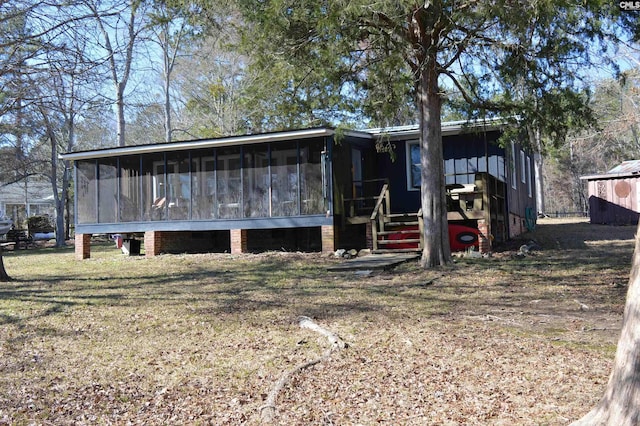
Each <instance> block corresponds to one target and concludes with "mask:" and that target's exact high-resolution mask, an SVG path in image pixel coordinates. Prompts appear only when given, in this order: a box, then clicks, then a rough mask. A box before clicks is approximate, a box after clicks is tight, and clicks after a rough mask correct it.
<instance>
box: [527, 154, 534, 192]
mask: <svg viewBox="0 0 640 426" xmlns="http://www.w3.org/2000/svg"><path fill="white" fill-rule="evenodd" d="M532 181H533V179H532V176H531V157H529V156H527V193H528V194H529V198H531V197H532V195H533V188H532Z"/></svg>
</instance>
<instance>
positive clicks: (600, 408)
mask: <svg viewBox="0 0 640 426" xmlns="http://www.w3.org/2000/svg"><path fill="white" fill-rule="evenodd" d="M638 424H640V224H639V227H638V230H637V231H636V246H635V251H634V253H633V264H632V267H631V276H630V277H629V289H628V291H627V302H626V305H625V308H624V317H623V320H622V333H621V334H620V340H618V349H617V351H616V357H615V360H614V364H613V371H612V372H611V376H610V377H609V383H608V385H607V389H606V390H605V393H604V396H603V397H602V399H601V400H600V402H599V403H598V405H596V407H595V408H594V409H593V410H591V411H590V412H589V413H588V414H587V415H586V416H584V417H583V418H582V419H580V420H578V421H576V422H574V423H572V426H627V425H628V426H634V425H638Z"/></svg>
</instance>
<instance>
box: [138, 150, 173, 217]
mask: <svg viewBox="0 0 640 426" xmlns="http://www.w3.org/2000/svg"><path fill="white" fill-rule="evenodd" d="M164 171H165V167H164V154H145V155H143V156H142V200H141V202H142V219H143V220H145V221H155V220H165V219H166V218H167V216H166V213H167V194H166V182H165V181H166V178H165V173H164Z"/></svg>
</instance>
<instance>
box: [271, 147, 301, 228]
mask: <svg viewBox="0 0 640 426" xmlns="http://www.w3.org/2000/svg"><path fill="white" fill-rule="evenodd" d="M271 206H272V216H296V215H298V214H299V206H300V203H299V200H298V144H297V143H295V142H293V143H279V144H273V145H272V147H271Z"/></svg>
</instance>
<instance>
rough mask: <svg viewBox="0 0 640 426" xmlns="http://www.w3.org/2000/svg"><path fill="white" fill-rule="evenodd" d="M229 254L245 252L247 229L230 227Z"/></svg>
mask: <svg viewBox="0 0 640 426" xmlns="http://www.w3.org/2000/svg"><path fill="white" fill-rule="evenodd" d="M229 232H230V234H231V254H240V253H246V252H247V251H248V250H247V233H248V232H247V230H246V229H231V230H229Z"/></svg>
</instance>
